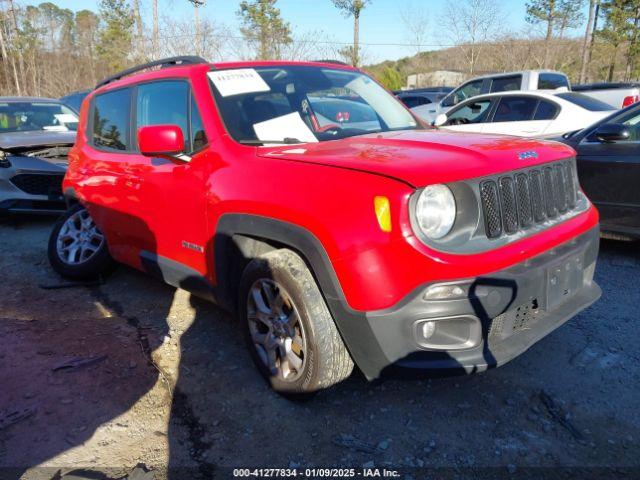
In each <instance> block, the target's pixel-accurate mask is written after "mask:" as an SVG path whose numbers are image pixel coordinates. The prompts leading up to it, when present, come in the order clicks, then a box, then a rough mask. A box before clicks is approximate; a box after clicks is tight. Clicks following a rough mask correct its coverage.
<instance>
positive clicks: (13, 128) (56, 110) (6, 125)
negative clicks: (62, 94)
mask: <svg viewBox="0 0 640 480" xmlns="http://www.w3.org/2000/svg"><path fill="white" fill-rule="evenodd" d="M77 129H78V117H77V116H76V114H75V113H74V112H73V110H71V109H70V108H68V107H65V106H64V105H62V104H59V103H50V102H49V103H47V102H6V103H2V102H0V133H6V132H32V131H36V130H49V131H57V132H66V131H69V130H73V131H75V130H77Z"/></svg>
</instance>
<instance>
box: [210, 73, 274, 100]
mask: <svg viewBox="0 0 640 480" xmlns="http://www.w3.org/2000/svg"><path fill="white" fill-rule="evenodd" d="M207 75H208V76H209V78H210V79H211V81H212V82H213V84H214V85H215V87H216V88H217V89H218V92H220V95H222V96H223V97H230V96H232V95H240V94H242V93H256V92H268V91H270V90H271V89H270V88H269V85H267V83H266V82H265V81H264V80H263V79H262V77H261V76H260V75H259V74H258V72H256V71H255V70H254V69H253V68H239V69H236V70H219V71H216V72H209V73H207Z"/></svg>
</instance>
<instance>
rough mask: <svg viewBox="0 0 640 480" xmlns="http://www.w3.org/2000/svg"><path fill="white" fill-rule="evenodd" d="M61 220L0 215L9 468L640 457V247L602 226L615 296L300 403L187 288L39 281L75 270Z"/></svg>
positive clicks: (442, 463)
mask: <svg viewBox="0 0 640 480" xmlns="http://www.w3.org/2000/svg"><path fill="white" fill-rule="evenodd" d="M50 228H51V222H50V221H47V220H38V219H29V220H28V221H27V220H24V221H21V222H18V223H15V222H14V223H11V222H10V223H4V224H1V225H0V272H2V282H1V284H0V385H1V386H2V394H1V395H0V466H2V467H14V468H17V470H14V471H13V473H14V474H16V475H17V474H18V473H20V474H24V478H34V479H39V478H47V479H49V478H52V477H53V476H54V475H55V474H56V472H58V470H60V475H63V474H64V473H65V472H68V471H70V470H72V469H78V468H82V469H89V470H91V471H99V472H107V473H108V475H109V476H110V477H111V478H118V476H120V477H122V476H124V475H127V474H130V473H131V472H132V469H134V468H135V467H136V465H138V464H139V463H142V464H144V465H145V467H146V468H149V469H151V470H152V471H153V472H154V474H155V478H161V477H162V476H163V475H165V474H166V471H167V468H168V467H170V468H173V469H176V470H175V471H182V472H191V473H192V474H193V475H191V476H194V477H195V476H208V477H212V476H215V475H216V472H228V470H225V469H226V468H229V467H247V466H255V467H268V466H278V467H288V466H301V467H305V466H332V465H335V466H346V465H350V466H362V465H369V466H370V465H375V466H395V467H403V466H404V467H424V466H430V467H456V468H459V469H465V468H470V469H473V468H482V467H497V468H498V469H499V471H504V472H506V473H509V472H512V471H515V470H514V469H520V470H521V469H523V468H526V467H528V466H543V467H545V466H548V467H552V466H553V467H555V466H587V467H618V468H625V467H633V466H635V467H637V466H638V463H639V460H638V458H640V455H639V454H640V449H639V447H638V445H639V442H638V439H640V420H639V418H640V416H638V415H637V414H636V412H637V403H638V400H639V399H640V398H639V394H638V389H637V387H636V386H637V385H638V383H639V380H640V378H639V377H640V362H639V359H640V358H639V356H640V347H639V345H638V342H636V341H634V339H636V338H637V307H636V304H637V301H638V294H637V285H638V283H640V268H639V267H638V265H640V253H639V250H638V248H637V247H638V245H637V244H629V243H620V242H614V241H603V244H602V252H601V258H600V262H599V265H598V270H597V272H596V279H597V281H598V282H599V284H600V285H601V286H602V288H603V290H604V295H603V298H602V299H601V300H600V301H599V302H598V303H596V304H595V305H594V306H593V307H591V308H590V309H588V310H587V311H585V312H584V313H582V314H581V315H579V316H578V317H576V318H575V319H573V320H571V321H570V322H569V323H568V324H567V325H565V326H563V327H562V328H560V329H559V330H557V331H556V332H554V333H553V334H552V335H550V336H549V337H547V338H545V339H544V340H542V341H541V342H539V343H538V344H537V345H535V346H534V347H532V348H531V349H530V350H529V351H528V352H526V353H525V354H524V355H522V356H520V357H519V358H517V359H515V360H514V361H512V362H511V363H509V364H508V365H506V366H504V367H502V368H500V369H497V370H493V371H490V372H487V373H483V374H479V375H474V376H469V377H457V378H448V379H438V380H435V379H434V380H422V381H385V382H383V383H377V384H370V383H367V382H365V381H364V380H363V378H362V377H361V376H360V375H359V374H358V373H355V374H354V375H352V377H351V378H349V379H348V380H347V381H345V382H343V383H342V384H340V385H339V386H337V387H336V388H333V389H331V390H329V391H327V392H323V393H321V394H319V395H317V396H316V397H315V398H314V399H312V400H311V401H309V402H306V403H302V404H300V403H291V402H289V401H287V400H285V399H283V398H280V397H278V396H277V395H275V394H273V393H272V392H271V391H270V390H269V388H268V387H267V386H266V384H265V382H264V381H262V379H261V378H260V377H259V375H258V373H257V372H256V371H255V369H254V367H253V365H252V364H251V360H250V357H249V355H248V353H247V352H246V350H245V347H244V345H243V343H242V340H241V336H240V334H239V332H238V329H237V328H236V326H235V325H234V321H233V320H232V319H231V318H229V317H228V316H227V315H225V314H224V313H223V312H221V311H220V310H218V309H216V308H215V307H214V306H212V305H210V304H207V303H205V302H202V301H200V300H197V299H195V298H193V297H191V295H189V294H188V293H187V292H185V291H183V290H176V289H174V288H171V287H168V286H166V285H163V284H161V283H159V282H157V281H156V280H153V279H151V278H148V277H146V276H144V275H142V274H140V273H138V272H135V271H133V270H131V269H128V268H119V269H118V270H117V271H116V273H115V274H114V275H113V276H112V277H111V278H109V279H108V281H107V282H105V283H104V284H102V285H90V286H68V287H67V288H60V289H47V290H45V289H42V288H40V287H39V286H40V285H49V286H50V285H55V284H57V283H60V282H61V280H60V279H59V278H58V277H57V276H56V275H55V274H54V273H53V272H52V271H51V269H50V268H49V266H48V263H47V261H46V255H45V247H46V240H47V236H48V232H49V230H50ZM64 365H69V366H68V367H64V368H56V367H60V366H64ZM3 418H4V420H3ZM3 422H5V423H3ZM96 478H98V477H96Z"/></svg>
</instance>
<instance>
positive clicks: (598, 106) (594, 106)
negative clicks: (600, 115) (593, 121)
mask: <svg viewBox="0 0 640 480" xmlns="http://www.w3.org/2000/svg"><path fill="white" fill-rule="evenodd" d="M556 96H558V97H560V98H562V99H563V100H567V101H568V102H571V103H573V104H575V105H578V106H579V107H582V108H584V109H586V110H589V111H591V112H609V111H611V110H615V107H612V106H611V105H609V104H608V103H604V102H601V101H600V100H597V99H595V98H591V97H589V96H587V95H583V94H582V93H575V92H566V93H556Z"/></svg>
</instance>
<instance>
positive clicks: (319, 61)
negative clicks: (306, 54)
mask: <svg viewBox="0 0 640 480" xmlns="http://www.w3.org/2000/svg"><path fill="white" fill-rule="evenodd" d="M313 61H314V62H315V63H334V64H336V65H345V66H347V67H348V66H350V65H349V64H348V63H345V62H342V61H340V60H313Z"/></svg>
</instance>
